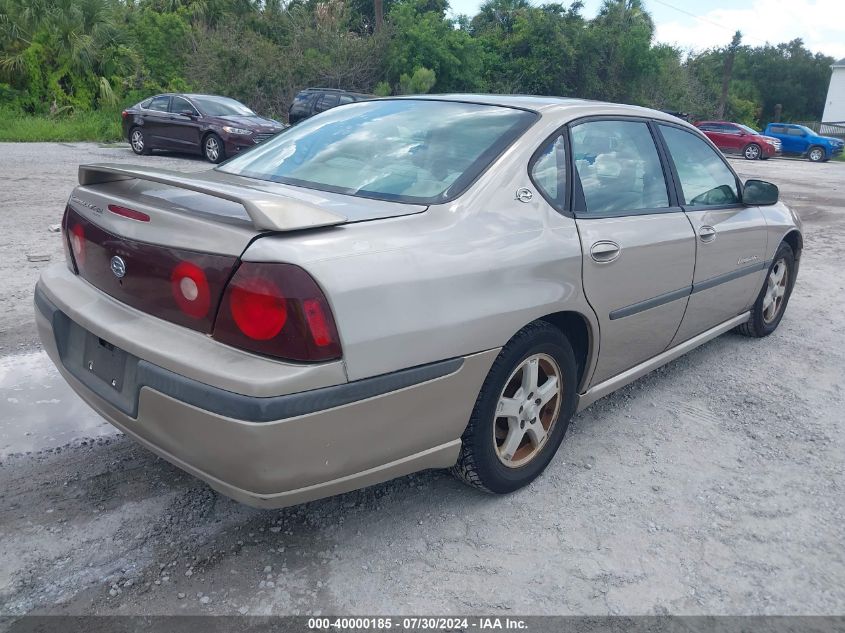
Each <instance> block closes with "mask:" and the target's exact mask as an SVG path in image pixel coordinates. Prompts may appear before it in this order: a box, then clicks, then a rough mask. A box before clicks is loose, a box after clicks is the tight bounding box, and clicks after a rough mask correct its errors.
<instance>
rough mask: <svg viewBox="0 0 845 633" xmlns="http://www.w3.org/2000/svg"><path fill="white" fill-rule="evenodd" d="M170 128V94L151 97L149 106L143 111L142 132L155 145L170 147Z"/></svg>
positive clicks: (171, 144)
mask: <svg viewBox="0 0 845 633" xmlns="http://www.w3.org/2000/svg"><path fill="white" fill-rule="evenodd" d="M169 129H170V96H169V95H159V96H157V97H153V100H152V101H151V102H150V107H149V108H147V109H146V110H145V111H144V133H145V134H146V135H147V138H148V139H150V140H152V144H153V145H154V146H155V147H161V148H167V149H170V148H172V147H173V143H172V141H170V139H169V137H168V130H169Z"/></svg>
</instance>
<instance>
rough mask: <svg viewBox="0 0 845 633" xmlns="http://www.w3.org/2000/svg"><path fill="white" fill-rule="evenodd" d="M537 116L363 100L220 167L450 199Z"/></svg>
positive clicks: (413, 197) (346, 188)
mask: <svg viewBox="0 0 845 633" xmlns="http://www.w3.org/2000/svg"><path fill="white" fill-rule="evenodd" d="M536 118H537V115H536V114H535V113H533V112H526V111H524V110H517V109H514V108H506V107H500V106H491V105H480V104H472V103H458V102H453V101H434V100H413V99H397V100H382V101H363V102H358V103H354V104H349V105H346V106H343V107H342V108H336V109H334V110H328V111H326V112H324V113H323V114H320V115H318V116H315V117H312V118H310V119H308V120H306V121H304V122H302V123H300V124H298V125H296V126H294V127H292V128H289V129H288V130H286V131H285V132H282V133H281V134H279V135H278V136H276V137H275V138H274V139H272V140H270V141H267V142H266V143H264V144H262V145H260V146H258V147H256V148H255V149H253V150H251V151H250V152H249V153H247V154H243V155H241V156H237V157H235V158H233V159H232V160H230V161H229V162H227V163H226V164H224V165H222V166H221V167H219V169H220V170H221V171H225V172H228V173H232V174H238V175H240V176H246V177H249V178H257V179H260V180H270V181H273V182H281V183H285V184H291V185H300V186H304V187H309V188H313V189H321V190H324V191H334V192H338V193H346V194H352V195H356V196H361V197H367V198H377V199H380V200H396V201H400V202H413V203H418V204H433V203H437V202H443V201H446V200H449V199H452V198H454V197H456V196H457V195H459V194H460V193H461V192H462V191H463V190H464V189H466V188H467V187H468V186H469V185H470V183H472V181H473V180H475V178H476V177H477V176H478V175H479V174H480V173H481V172H482V171H483V170H484V169H485V168H486V167H487V166H488V165H489V164H490V163H491V162H492V161H493V160H494V159H495V158H496V157H497V156H498V155H499V154H500V153H501V152H502V151H503V150H504V149H505V147H507V146H508V145H509V144H510V143H511V142H512V141H513V140H514V139H516V138H517V137H518V136H520V135H521V134H522V133H523V132H524V131H525V130H526V129H527V128H528V127H529V126H530V125H531V124H532V123H533V122H534V121H535V119H536Z"/></svg>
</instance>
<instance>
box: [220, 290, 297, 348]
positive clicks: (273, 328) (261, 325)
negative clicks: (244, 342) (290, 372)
mask: <svg viewBox="0 0 845 633" xmlns="http://www.w3.org/2000/svg"><path fill="white" fill-rule="evenodd" d="M229 309H230V310H231V311H232V318H233V319H234V320H235V325H237V326H238V329H240V331H241V332H243V333H244V334H246V335H247V336H248V337H249V338H251V339H254V340H256V341H269V340H270V339H271V338H273V337H274V336H277V335H278V334H279V332H281V331H282V328H283V327H284V326H285V322H286V321H287V320H288V308H287V301H286V300H285V297H284V296H283V295H282V291H281V290H279V288H278V287H277V286H276V284H274V283H273V282H272V281H270V280H269V279H265V278H263V277H245V278H241V279H237V280H233V285H232V292H231V295H230V296H229Z"/></svg>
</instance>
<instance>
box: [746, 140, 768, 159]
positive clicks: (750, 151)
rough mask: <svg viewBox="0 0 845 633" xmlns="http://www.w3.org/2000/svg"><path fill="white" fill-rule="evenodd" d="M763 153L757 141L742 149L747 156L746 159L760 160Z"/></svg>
mask: <svg viewBox="0 0 845 633" xmlns="http://www.w3.org/2000/svg"><path fill="white" fill-rule="evenodd" d="M762 153H763V151H762V150H761V149H760V146H759V145H757V143H749V144H748V145H746V146H745V149H743V150H742V155H743V156H744V157H745V160H759V158H760V156H761V154H762Z"/></svg>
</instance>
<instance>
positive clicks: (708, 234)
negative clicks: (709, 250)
mask: <svg viewBox="0 0 845 633" xmlns="http://www.w3.org/2000/svg"><path fill="white" fill-rule="evenodd" d="M698 239H700V240H701V241H702V242H712V241H713V240H715V239H716V229H714V228H713V227H712V226H707V225H705V226H702V227H701V228H700V229H698Z"/></svg>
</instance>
